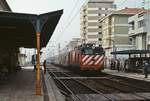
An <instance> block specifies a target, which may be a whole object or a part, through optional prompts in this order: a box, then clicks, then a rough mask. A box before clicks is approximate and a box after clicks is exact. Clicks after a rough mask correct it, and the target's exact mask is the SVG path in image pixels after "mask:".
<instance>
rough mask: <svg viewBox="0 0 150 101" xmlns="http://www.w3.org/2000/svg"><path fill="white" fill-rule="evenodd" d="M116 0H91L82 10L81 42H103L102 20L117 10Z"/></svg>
mask: <svg viewBox="0 0 150 101" xmlns="http://www.w3.org/2000/svg"><path fill="white" fill-rule="evenodd" d="M113 3H114V0H89V2H88V3H87V4H86V5H84V6H83V7H82V9H81V11H80V21H81V23H80V25H81V28H80V30H81V33H80V34H81V42H82V43H95V44H102V41H101V40H102V24H101V23H100V20H101V19H102V18H103V17H104V16H107V15H108V14H110V13H111V12H112V11H114V10H115V8H116V6H115V5H114V4H113Z"/></svg>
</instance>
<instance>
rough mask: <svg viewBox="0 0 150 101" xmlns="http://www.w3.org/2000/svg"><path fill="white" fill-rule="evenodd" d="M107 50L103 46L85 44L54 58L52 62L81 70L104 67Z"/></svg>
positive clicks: (96, 69) (101, 68) (94, 69)
mask: <svg viewBox="0 0 150 101" xmlns="http://www.w3.org/2000/svg"><path fill="white" fill-rule="evenodd" d="M104 59H105V52H104V49H103V48H102V47H101V46H95V45H94V44H83V45H80V46H79V47H76V48H74V49H73V50H70V51H68V52H65V53H63V54H60V55H59V56H58V57H55V58H53V59H52V61H53V62H52V63H54V64H57V65H61V66H65V67H69V68H73V69H78V70H81V71H84V70H88V71H101V70H103V69H104Z"/></svg>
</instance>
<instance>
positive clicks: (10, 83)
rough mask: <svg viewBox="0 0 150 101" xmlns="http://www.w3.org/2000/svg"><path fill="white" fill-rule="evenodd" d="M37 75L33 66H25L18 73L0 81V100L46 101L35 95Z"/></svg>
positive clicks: (42, 97)
mask: <svg viewBox="0 0 150 101" xmlns="http://www.w3.org/2000/svg"><path fill="white" fill-rule="evenodd" d="M35 77H36V73H35V72H33V66H28V67H23V68H22V70H21V71H20V72H18V73H17V74H16V75H11V76H10V77H9V78H7V79H5V80H4V81H1V82H0V101H44V96H43V88H42V96H36V95H35Z"/></svg>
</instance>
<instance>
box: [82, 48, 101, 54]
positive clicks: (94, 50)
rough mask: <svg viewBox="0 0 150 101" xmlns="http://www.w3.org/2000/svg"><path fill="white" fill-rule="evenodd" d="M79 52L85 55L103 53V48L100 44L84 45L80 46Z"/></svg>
mask: <svg viewBox="0 0 150 101" xmlns="http://www.w3.org/2000/svg"><path fill="white" fill-rule="evenodd" d="M80 49H81V53H82V54H87V55H92V54H93V55H94V54H104V50H103V48H102V47H100V46H97V47H93V46H90V47H89V46H88V47H86V46H84V47H81V48H80Z"/></svg>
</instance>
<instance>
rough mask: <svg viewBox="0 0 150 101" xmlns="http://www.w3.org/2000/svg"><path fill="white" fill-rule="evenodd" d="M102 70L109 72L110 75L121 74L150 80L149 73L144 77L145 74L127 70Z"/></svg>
mask: <svg viewBox="0 0 150 101" xmlns="http://www.w3.org/2000/svg"><path fill="white" fill-rule="evenodd" d="M102 72H104V73H107V74H111V75H116V76H122V77H127V78H132V79H137V80H143V81H147V82H150V74H149V75H148V78H144V76H145V75H144V74H143V73H131V72H130V73H128V72H122V71H119V72H118V71H117V70H110V69H104V70H103V71H102Z"/></svg>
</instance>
